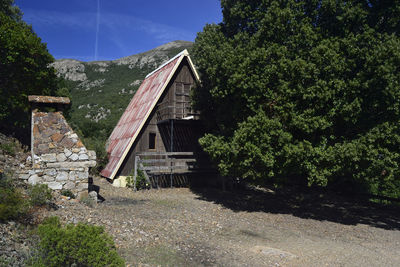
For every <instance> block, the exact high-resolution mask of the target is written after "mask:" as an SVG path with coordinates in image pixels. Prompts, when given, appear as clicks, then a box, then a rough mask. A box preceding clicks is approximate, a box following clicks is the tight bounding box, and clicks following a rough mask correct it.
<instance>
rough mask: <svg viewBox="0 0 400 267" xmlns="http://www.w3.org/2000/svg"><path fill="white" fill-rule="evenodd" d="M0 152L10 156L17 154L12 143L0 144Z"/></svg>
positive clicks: (15, 146)
mask: <svg viewBox="0 0 400 267" xmlns="http://www.w3.org/2000/svg"><path fill="white" fill-rule="evenodd" d="M0 150H2V151H3V152H5V153H6V154H8V155H10V156H15V154H16V152H17V145H16V144H15V143H14V142H8V143H0Z"/></svg>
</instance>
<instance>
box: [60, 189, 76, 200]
mask: <svg viewBox="0 0 400 267" xmlns="http://www.w3.org/2000/svg"><path fill="white" fill-rule="evenodd" d="M61 195H62V196H65V197H69V198H75V195H74V193H72V192H71V190H68V189H63V190H61Z"/></svg>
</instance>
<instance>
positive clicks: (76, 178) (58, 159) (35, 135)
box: [20, 96, 96, 195]
mask: <svg viewBox="0 0 400 267" xmlns="http://www.w3.org/2000/svg"><path fill="white" fill-rule="evenodd" d="M28 99H29V102H30V103H31V105H32V133H31V153H32V155H31V156H30V157H31V159H30V161H31V163H32V167H31V169H30V170H27V171H25V172H24V173H21V174H20V178H21V179H23V180H25V181H26V182H27V183H29V184H32V185H34V184H47V185H48V186H49V188H51V189H53V190H61V189H67V190H70V191H72V192H73V193H74V194H76V195H79V194H80V193H81V192H88V187H89V183H88V181H89V168H90V167H94V166H95V165H96V153H95V152H94V151H92V150H87V149H86V147H85V146H84V145H83V143H82V142H81V140H80V139H79V137H78V135H77V134H76V133H75V132H74V131H73V130H72V128H71V127H70V126H69V125H68V123H67V121H66V119H65V118H64V116H63V114H62V109H63V107H64V106H65V105H69V104H70V100H69V98H67V97H50V96H29V97H28ZM28 160H29V159H28Z"/></svg>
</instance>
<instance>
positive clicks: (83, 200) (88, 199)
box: [79, 194, 96, 208]
mask: <svg viewBox="0 0 400 267" xmlns="http://www.w3.org/2000/svg"><path fill="white" fill-rule="evenodd" d="M79 201H80V202H81V203H83V204H85V205H86V206H88V207H91V208H93V207H94V205H95V204H96V201H95V200H94V199H93V198H91V197H90V196H89V195H88V194H82V195H81V197H80V199H79Z"/></svg>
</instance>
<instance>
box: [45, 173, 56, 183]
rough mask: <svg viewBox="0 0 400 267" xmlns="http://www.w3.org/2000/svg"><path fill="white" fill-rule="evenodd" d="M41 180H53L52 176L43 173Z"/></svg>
mask: <svg viewBox="0 0 400 267" xmlns="http://www.w3.org/2000/svg"><path fill="white" fill-rule="evenodd" d="M43 180H44V181H45V182H53V181H54V176H50V175H44V176H43Z"/></svg>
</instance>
